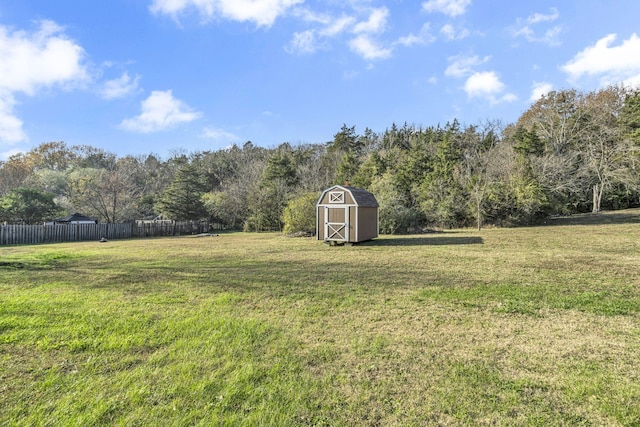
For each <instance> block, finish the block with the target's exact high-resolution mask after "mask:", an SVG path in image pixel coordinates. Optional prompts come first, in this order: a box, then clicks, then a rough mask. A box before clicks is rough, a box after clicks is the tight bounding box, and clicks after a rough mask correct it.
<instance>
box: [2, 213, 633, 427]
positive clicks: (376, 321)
mask: <svg viewBox="0 0 640 427" xmlns="http://www.w3.org/2000/svg"><path fill="white" fill-rule="evenodd" d="M611 215H614V214H610V215H604V214H603V215H600V220H597V218H594V216H585V217H584V218H582V217H581V218H573V217H572V218H569V219H559V220H554V226H550V227H535V228H519V229H489V230H483V231H481V232H477V231H466V230H456V231H450V232H445V233H436V234H428V235H421V236H384V237H381V238H380V239H377V240H375V241H372V242H367V243H364V244H361V245H358V246H353V247H346V246H345V247H329V246H327V245H324V244H322V243H321V242H317V241H315V240H312V239H307V238H287V237H283V236H280V235H275V234H242V233H235V234H234V233H231V234H223V235H220V236H218V237H197V238H196V237H181V238H162V239H146V240H122V241H109V242H107V243H98V242H85V243H66V244H52V245H38V246H14V247H0V408H1V409H0V425H8V426H12V425H19V426H33V425H43V426H44V425H91V426H94V425H126V426H131V425H134V426H135V425H141V426H142V425H145V426H146V425H171V426H174V425H175V426H182V425H185V426H186V425H273V426H281V425H314V426H315V425H330V426H334V425H336V426H356V425H367V426H370V425H381V426H383V425H384V426H389V425H391V426H393V425H397V426H406V425H540V426H547V425H571V426H573V425H613V426H615V425H625V426H633V425H640V358H639V357H638V354H640V275H639V274H638V271H640V240H639V239H638V236H639V229H638V219H640V213H639V212H638V211H625V212H624V213H623V214H620V215H622V216H619V217H613V216H611Z"/></svg>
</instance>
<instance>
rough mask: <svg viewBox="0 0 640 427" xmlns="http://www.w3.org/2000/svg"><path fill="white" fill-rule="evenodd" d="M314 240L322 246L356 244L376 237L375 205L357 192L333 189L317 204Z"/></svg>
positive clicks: (364, 193) (368, 195)
mask: <svg viewBox="0 0 640 427" xmlns="http://www.w3.org/2000/svg"><path fill="white" fill-rule="evenodd" d="M316 236H318V240H324V241H325V242H342V243H358V242H364V241H367V240H371V239H375V238H376V237H378V201H377V200H376V198H375V196H374V195H373V194H372V193H370V192H368V191H366V190H362V189H360V188H354V187H350V186H348V185H334V186H333V187H331V188H328V189H326V190H325V191H324V192H323V193H322V195H321V196H320V199H319V200H318V203H317V204H316Z"/></svg>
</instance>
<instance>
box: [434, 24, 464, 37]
mask: <svg viewBox="0 0 640 427" xmlns="http://www.w3.org/2000/svg"><path fill="white" fill-rule="evenodd" d="M440 33H441V34H442V35H443V36H444V37H445V38H446V39H447V40H462V39H464V38H466V37H467V36H469V30H467V29H466V28H462V29H460V30H456V29H455V28H454V27H453V25H451V24H445V25H443V26H442V28H440Z"/></svg>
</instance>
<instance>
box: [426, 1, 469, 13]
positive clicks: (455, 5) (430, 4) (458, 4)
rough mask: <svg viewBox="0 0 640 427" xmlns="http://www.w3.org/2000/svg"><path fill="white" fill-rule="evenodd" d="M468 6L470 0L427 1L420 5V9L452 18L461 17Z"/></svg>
mask: <svg viewBox="0 0 640 427" xmlns="http://www.w3.org/2000/svg"><path fill="white" fill-rule="evenodd" d="M470 4H471V0H428V1H426V2H424V3H422V9H424V10H425V11H427V12H440V13H444V14H445V15H449V16H452V17H454V16H458V15H463V14H464V13H465V12H466V9H467V6H469V5H470Z"/></svg>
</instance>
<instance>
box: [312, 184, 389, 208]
mask: <svg viewBox="0 0 640 427" xmlns="http://www.w3.org/2000/svg"><path fill="white" fill-rule="evenodd" d="M337 188H339V189H341V190H344V191H348V192H349V193H351V196H352V197H353V200H355V202H356V204H357V205H358V206H363V207H372V208H377V207H379V205H378V201H377V200H376V196H374V195H373V193H371V192H369V191H367V190H363V189H362V188H355V187H351V186H346V185H345V186H342V185H334V186H333V187H331V188H328V189H326V190H325V191H324V192H323V193H322V194H323V196H324V193H326V192H327V191H334V190H335V189H337ZM320 200H322V197H321V198H320Z"/></svg>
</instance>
